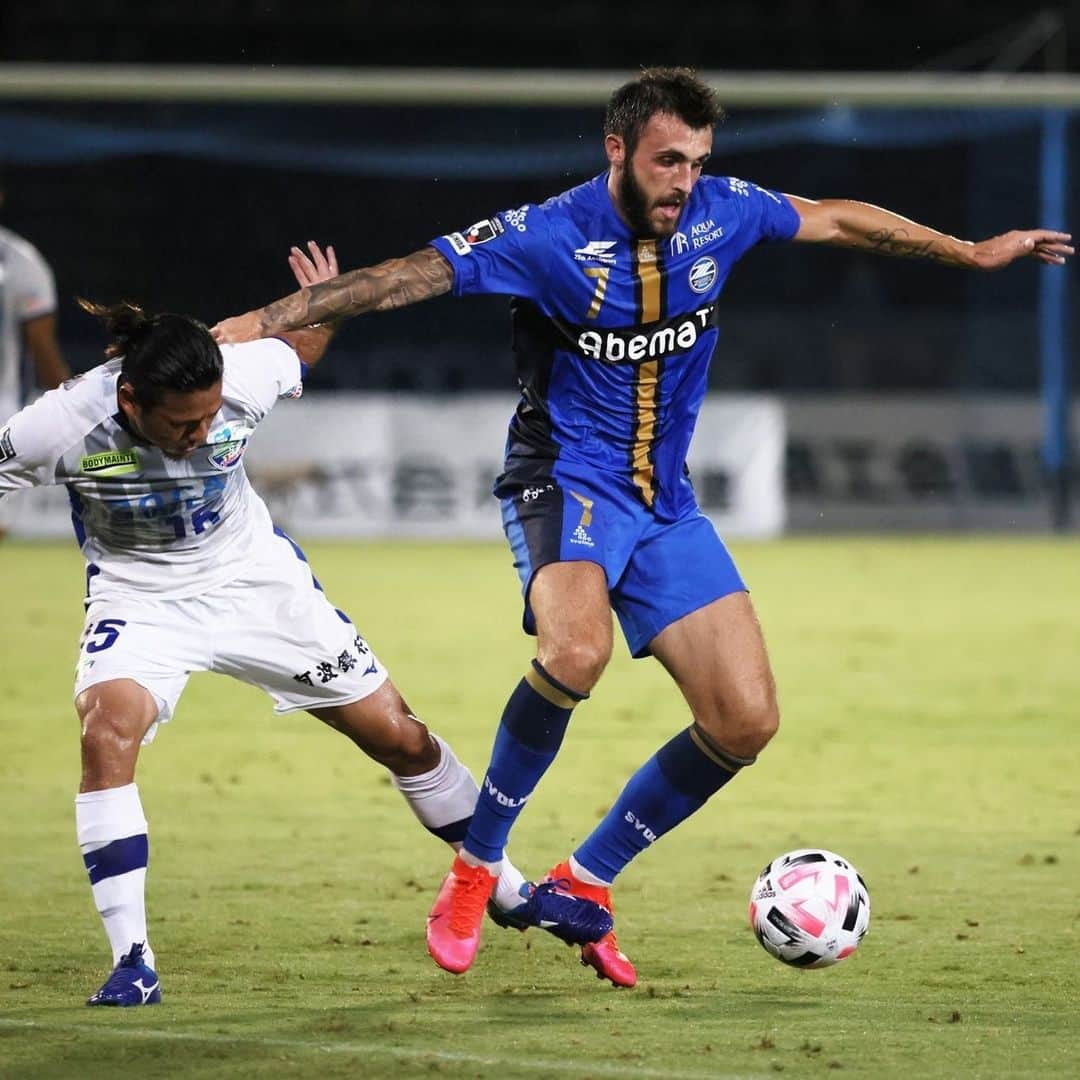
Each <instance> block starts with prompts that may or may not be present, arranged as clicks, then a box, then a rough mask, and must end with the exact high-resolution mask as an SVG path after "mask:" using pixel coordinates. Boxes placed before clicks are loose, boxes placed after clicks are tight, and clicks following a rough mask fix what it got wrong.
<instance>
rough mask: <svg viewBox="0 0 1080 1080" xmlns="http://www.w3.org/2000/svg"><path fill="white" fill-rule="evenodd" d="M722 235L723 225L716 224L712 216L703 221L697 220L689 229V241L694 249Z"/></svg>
mask: <svg viewBox="0 0 1080 1080" xmlns="http://www.w3.org/2000/svg"><path fill="white" fill-rule="evenodd" d="M723 235H724V226H723V225H717V224H716V222H715V221H713V219H712V218H708V219H707V220H705V221H699V222H698V223H697V224H696V225H694V226H693V227H692V228H691V229H690V243H691V245H692V246H693V248H694V250H695V251H697V250H698V249H699V248H703V247H704V246H705V245H706V244H711V243H712V242H713V241H714V240H719V239H720V238H721V237H722V236H723Z"/></svg>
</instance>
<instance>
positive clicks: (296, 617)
mask: <svg viewBox="0 0 1080 1080" xmlns="http://www.w3.org/2000/svg"><path fill="white" fill-rule="evenodd" d="M328 254H329V256H330V261H329V262H327V260H326V259H325V258H324V257H323V254H322V252H321V251H320V250H319V249H318V248H317V247H314V246H313V249H312V258H313V259H314V260H315V262H312V260H309V259H308V258H307V257H306V256H300V257H299V258H302V259H303V263H301V262H300V261H299V259H298V257H297V255H294V256H293V258H292V259H291V260H290V262H291V263H292V265H293V268H294V271H295V272H296V273H297V277H298V279H299V280H300V282H301V284H305V283H306V282H307V281H308V279H309V277H310V280H318V279H319V278H318V274H319V273H320V272H322V271H321V270H320V269H317V267H316V263H317V264H318V266H319V267H321V268H323V269H327V270H328V269H329V266H331V265H333V264H334V262H333V253H332V249H329V251H328ZM334 272H336V270H335V271H334ZM330 276H332V274H331V275H330ZM84 307H86V308H87V310H90V311H91V312H92V313H94V314H97V315H99V316H101V317H102V318H103V319H104V320H105V321H106V323H107V325H108V328H109V331H110V333H111V335H112V338H113V341H112V344H111V345H110V346H109V348H108V349H107V350H106V356H107V357H108V358H109V359H108V361H107V362H106V363H104V364H102V365H101V366H99V367H96V368H94V369H92V370H91V371H88V372H87V373H86V374H84V375H81V376H79V377H78V378H75V379H72V380H70V381H69V382H67V383H65V384H64V386H63V387H61V388H59V389H56V390H53V391H51V392H49V393H47V394H45V395H44V396H43V397H42V398H40V399H39V400H38V401H36V402H35V403H34V404H32V405H30V406H29V407H28V408H26V409H24V410H23V411H22V412H19V413H17V414H16V415H15V416H13V417H12V418H11V419H10V421H8V423H7V424H6V425H3V426H2V427H0V495H2V494H3V493H5V492H8V491H12V490H14V489H17V488H22V487H29V486H33V485H42V484H65V485H66V486H67V489H68V493H69V495H70V498H71V508H72V522H73V524H74V527H75V532H76V536H77V538H78V541H79V544H80V546H81V548H82V551H83V554H84V555H85V557H86V581H87V594H86V601H85V604H86V622H85V627H84V630H83V635H82V641H81V646H80V655H79V660H78V665H77V669H76V678H75V708H76V711H77V713H78V716H79V720H80V724H81V728H82V783H81V786H80V789H79V795H78V796H77V798H76V800H75V818H76V828H77V834H78V843H79V846H80V848H81V850H82V854H83V858H84V861H85V864H86V868H87V871H88V873H89V877H90V884H91V887H92V889H93V894H94V900H95V903H96V905H97V909H98V911H99V913H100V914H101V916H102V919H103V921H104V924H105V931H106V934H107V935H108V938H109V942H110V944H111V946H112V955H113V964H114V967H113V970H112V972H111V974H110V975H109V977H108V979H107V980H106V981H105V983H104V985H103V986H102V987H101V988H100V989H99V990H98V991H97V992H96V993H95V994H93V995H92V996H91V997H90V999H89V1001H88V1002H87V1003H88V1004H90V1005H147V1004H154V1003H156V1002H158V1001H160V1000H161V988H160V983H159V980H158V977H157V974H156V972H155V959H154V953H153V950H152V948H151V947H150V944H149V941H148V939H147V927H146V909H145V899H144V885H145V877H146V867H147V862H148V842H147V823H146V818H145V815H144V813H143V809H142V805H141V802H140V799H139V791H138V787H137V786H136V784H135V766H136V761H137V758H138V753H139V747H140V744H141V743H148V742H149V741H150V740H151V739H152V738H153V737H154V735H155V733H156V731H157V729H158V726H159V724H161V723H163V722H165V721H167V720H169V719H170V718H171V717H172V715H173V713H174V711H175V709H176V705H177V702H178V701H179V698H180V695H181V693H182V691H183V689H184V686H185V684H186V683H187V680H188V676H189V674H190V673H191V672H193V671H215V672H221V673H223V674H227V675H232V676H233V677H234V678H237V679H240V680H241V681H243V682H246V683H249V684H251V685H254V686H258V687H260V688H261V689H263V690H265V691H266V692H267V693H268V694H269V695H270V697H271V698H272V699H273V701H274V707H275V711H276V712H279V713H286V712H294V711H297V710H302V709H303V710H307V711H308V712H310V713H312V714H313V715H314V716H316V717H317V718H318V719H320V720H322V721H323V722H324V723H326V724H328V725H330V726H331V727H333V728H335V729H336V730H338V731H340V732H341V733H342V734H344V735H346V736H347V737H348V738H349V739H351V740H352V741H353V742H354V743H355V744H356V745H357V746H358V747H359V748H360V749H361V750H363V751H364V752H365V753H366V754H367V755H368V756H369V757H371V758H373V759H374V760H375V761H377V762H379V763H380V764H381V765H384V766H385V767H386V768H387V769H389V770H390V773H391V776H392V779H393V782H394V784H395V786H396V787H397V788H398V790H400V791H401V793H402V794H403V795H404V797H405V799H406V800H407V801H408V803H409V805H410V807H411V808H412V810H413V811H414V813H415V814H416V816H417V817H418V818H419V819H420V821H421V822H422V823H423V825H424V826H425V827H426V828H427V829H428V830H429V831H431V832H433V833H434V834H435V835H437V836H439V837H440V838H442V839H443V840H445V841H447V842H448V843H450V844H451V845H452V846H455V847H457V846H460V842H461V840H462V839H463V838H464V835H465V831H466V829H467V826H468V822H469V819H470V818H471V815H472V812H473V809H474V807H475V804H476V799H477V787H476V783H475V781H474V780H473V778H472V776H471V775H470V774H469V772H468V770H467V769H466V768H465V767H464V766H463V765H462V764H461V763H460V762H459V761H458V760H457V758H456V757H455V756H454V754H453V752H452V751H451V750H450V748H449V746H447V744H446V743H445V742H443V741H442V740H441V739H440V738H439V737H438V736H436V735H432V734H431V733H429V731H428V729H427V728H426V727H425V725H424V724H423V723H421V722H420V721H419V720H418V719H417V718H416V717H415V716H414V715H413V714H412V712H411V711H410V709H409V707H408V706H407V705H406V704H405V702H404V700H403V699H402V697H401V695H400V694H399V693H398V691H397V689H396V688H395V687H394V685H393V683H392V682H391V681H390V679H389V678H388V675H387V671H386V669H385V668H384V667H383V665H382V664H381V663H380V662H379V660H378V659H377V657H376V656H375V654H374V653H373V652H372V650H371V648H370V647H369V646H368V644H367V643H366V642H365V641H364V639H363V638H362V637H361V636H360V634H359V633H357V631H356V628H355V627H354V626H353V624H352V623H351V622H350V620H349V618H348V617H347V616H346V615H345V614H344V613H343V612H341V611H339V610H337V609H335V608H334V606H333V605H332V604H331V603H330V602H329V601H328V600H327V598H326V597H325V595H324V594H323V592H322V590H321V588H320V586H319V584H318V582H317V581H316V580H315V578H314V577H313V576H312V572H311V570H310V568H309V566H308V563H307V560H306V559H305V557H304V555H303V552H301V550H300V549H299V548H298V547H297V545H296V544H295V543H294V542H293V541H292V540H291V539H290V538H289V537H287V536H286V535H285V534H284V533H282V532H281V531H280V530H279V529H276V528H275V527H274V524H273V522H272V520H271V518H270V514H269V512H268V510H267V508H266V506H265V504H264V503H263V501H262V500H261V499H260V498H259V496H258V495H257V494H256V493H255V491H254V490H253V488H252V487H251V484H250V483H249V482H248V478H247V476H246V475H245V473H244V468H243V455H244V450H245V448H246V446H247V443H248V440H249V438H250V437H251V435H252V434H253V433H254V431H255V429H256V427H257V426H258V424H259V422H260V421H261V420H262V419H263V418H264V417H265V416H266V415H267V413H268V412H269V411H270V409H271V408H273V406H274V404H275V402H276V401H277V400H278V399H279V398H280V397H296V396H298V395H299V394H300V392H301V390H302V372H303V365H304V363H307V364H311V363H314V362H315V361H316V360H318V359H319V357H320V356H321V355H322V354H323V352H324V351H325V348H326V345H327V343H328V341H329V339H330V336H331V333H332V330H331V329H330V328H329V327H327V326H321V327H314V328H307V329H305V330H302V331H296V332H288V333H285V334H282V335H281V336H280V337H278V338H270V339H266V340H263V341H255V342H251V343H248V344H244V345H236V346H230V345H226V346H224V347H221V348H219V346H218V345H217V344H215V342H214V341H213V339H212V338H211V336H210V333H209V331H208V330H207V329H206V327H205V326H203V325H202V324H201V323H199V322H197V321H196V320H194V319H192V318H189V317H187V316H184V315H173V314H161V315H155V316H152V317H151V316H148V315H146V314H144V313H143V312H142V311H141V310H140V309H139V308H137V307H134V306H132V305H130V304H120V305H116V306H115V307H113V308H102V307H99V306H97V305H89V304H84ZM502 885H503V888H502V892H501V894H500V895H499V896H497V898H496V899H497V902H498V903H499V904H500V905H501V907H502V908H503V909H505V910H507V911H512V912H514V913H515V914H518V913H521V912H524V913H525V914H526V917H527V921H529V922H530V924H533V925H541V924H544V925H545V928H547V929H552V930H553V932H555V933H557V934H558V935H559V936H564V937H567V938H568V939H569V940H572V941H578V940H579V937H580V931H579V930H578V929H576V927H578V926H579V924H580V923H581V921H582V919H584V920H585V923H586V924H587V926H590V927H591V925H592V924H591V923H590V922H589V920H590V917H591V918H592V919H593V921H595V918H596V917H597V915H598V913H599V914H600V915H601V916H602V914H603V913H601V912H600V909H598V908H597V909H596V911H593V910H592V907H591V906H590V905H587V904H582V903H581V902H580V901H578V900H576V899H575V898H573V897H569V896H566V895H565V894H563V893H561V892H558V891H557V890H553V889H549V888H548V887H547V886H535V887H534V886H530V885H528V884H527V883H525V881H524V878H523V877H522V875H521V874H520V873H519V872H518V871H516V870H514V869H513V868H511V870H510V871H509V873H508V874H507V875H506V876H505V878H504V880H503V882H502ZM549 923H550V924H552V925H551V926H548V925H547V924H549ZM587 932H591V930H589V931H587ZM598 936H599V935H598Z"/></svg>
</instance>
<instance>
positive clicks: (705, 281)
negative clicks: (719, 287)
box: [690, 255, 716, 293]
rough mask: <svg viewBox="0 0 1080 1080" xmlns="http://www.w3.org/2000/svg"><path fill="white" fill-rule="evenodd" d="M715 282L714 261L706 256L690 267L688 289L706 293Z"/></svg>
mask: <svg viewBox="0 0 1080 1080" xmlns="http://www.w3.org/2000/svg"><path fill="white" fill-rule="evenodd" d="M715 280H716V260H715V259H712V258H710V257H709V256H708V255H706V256H705V257H704V258H702V259H698V261H697V262H696V263H694V265H693V266H691V267H690V288H691V289H693V290H694V292H698V293H703V292H708V291H709V289H710V288H712V283H713V282H714V281H715Z"/></svg>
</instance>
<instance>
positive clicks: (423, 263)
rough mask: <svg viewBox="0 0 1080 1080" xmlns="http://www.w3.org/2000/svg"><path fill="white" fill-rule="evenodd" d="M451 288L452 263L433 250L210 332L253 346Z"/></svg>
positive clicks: (342, 278)
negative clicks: (257, 340) (261, 340)
mask: <svg viewBox="0 0 1080 1080" xmlns="http://www.w3.org/2000/svg"><path fill="white" fill-rule="evenodd" d="M453 283H454V271H453V269H452V268H451V266H450V263H449V262H448V261H447V260H446V259H445V258H444V257H443V256H442V255H440V254H439V252H437V251H436V250H435V249H434V248H433V247H425V248H421V249H420V250H419V251H416V252H414V253H413V254H412V255H406V256H405V258H403V259H387V260H386V262H381V263H379V264H378V265H377V266H368V267H363V268H362V269H360V270H350V271H349V272H348V273H346V274H341V275H339V276H338V277H334V278H331V279H330V280H329V281H323V282H320V283H319V284H316V285H310V286H305V287H304V288H302V289H300V290H299V292H294V293H292V294H291V295H289V296H286V297H284V298H283V299H281V300H275V301H274V302H273V303H272V304H267V305H266V307H263V308H259V309H258V310H257V311H249V312H247V313H246V314H245V315H237V316H234V317H233V318H231V319H224V320H223V321H222V322H219V323H218V324H217V326H215V327H214V328H213V330H212V333H213V335H214V338H215V340H217V341H218V342H220V343H222V344H225V343H229V342H238V341H251V340H253V339H254V338H260V337H271V336H272V335H274V334H280V333H282V332H283V331H287V330H295V329H297V328H298V327H301V326H310V325H312V324H315V323H326V322H330V321H333V320H340V319H347V318H349V317H351V316H353V315H362V314H363V313H364V312H366V311H388V310H390V309H391V308H399V307H405V305H406V304H415V303H416V302H417V301H418V300H428V299H430V298H431V297H433V296H441V295H442V294H443V293H446V292H449V291H450V287H451V286H452V285H453Z"/></svg>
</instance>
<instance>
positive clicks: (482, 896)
mask: <svg viewBox="0 0 1080 1080" xmlns="http://www.w3.org/2000/svg"><path fill="white" fill-rule="evenodd" d="M498 880H499V879H498V877H496V876H494V875H492V874H489V873H488V872H487V870H486V869H485V868H484V867H482V866H470V865H469V864H468V863H467V862H465V861H464V860H463V859H462V858H461V856H460V855H459V856H457V858H455V859H454V865H453V866H451V867H450V873H449V874H447V875H446V877H445V878H444V879H443V883H442V887H441V888H440V889H439V895H438V896H436V897H435V903H434V905H433V906H432V909H431V912H430V914H429V915H428V920H427V947H428V952H429V953H431V956H432V959H433V960H434V961H435V963H436V964H438V965H439V967H441V968H445V969H446V970H447V971H452V972H453V973H454V974H455V975H460V974H461V973H462V972H463V971H468V970H469V966H470V965H471V964H472V962H473V957H475V956H476V950H477V949H478V948H479V947H480V926H481V924H482V923H483V921H484V906H485V905H486V904H487V902H488V897H489V896H491V893H492V890H493V889H494V888H495V884H496V882H498Z"/></svg>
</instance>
